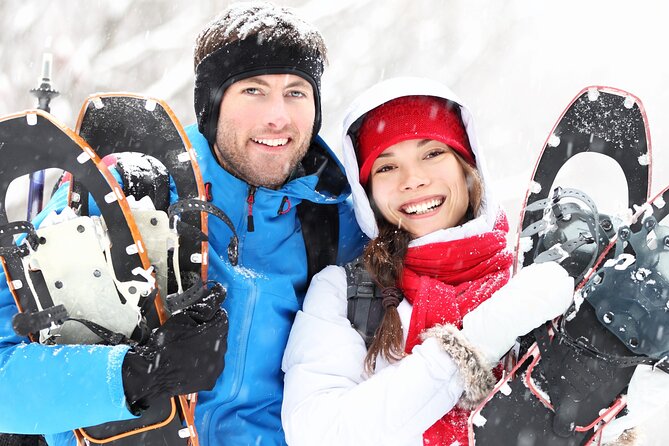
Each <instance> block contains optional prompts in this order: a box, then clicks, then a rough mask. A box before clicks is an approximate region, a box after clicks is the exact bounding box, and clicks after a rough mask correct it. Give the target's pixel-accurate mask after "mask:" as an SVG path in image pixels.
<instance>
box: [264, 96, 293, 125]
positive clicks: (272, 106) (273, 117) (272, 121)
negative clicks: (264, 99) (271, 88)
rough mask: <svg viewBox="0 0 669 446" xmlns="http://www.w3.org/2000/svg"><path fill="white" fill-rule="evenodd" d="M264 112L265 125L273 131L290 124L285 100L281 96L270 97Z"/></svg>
mask: <svg viewBox="0 0 669 446" xmlns="http://www.w3.org/2000/svg"><path fill="white" fill-rule="evenodd" d="M268 99H269V101H268V104H267V110H266V112H265V120H266V122H265V124H266V125H267V126H269V127H270V128H273V129H283V128H284V127H286V126H287V125H288V123H290V115H289V114H288V107H287V104H286V98H285V97H284V96H283V95H270V96H269V98H268Z"/></svg>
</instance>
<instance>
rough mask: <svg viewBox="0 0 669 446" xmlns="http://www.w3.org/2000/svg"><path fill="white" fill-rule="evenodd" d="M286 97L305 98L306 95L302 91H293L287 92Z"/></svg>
mask: <svg viewBox="0 0 669 446" xmlns="http://www.w3.org/2000/svg"><path fill="white" fill-rule="evenodd" d="M288 96H290V97H291V98H305V97H307V95H306V94H305V93H304V92H303V91H297V90H293V91H290V92H288Z"/></svg>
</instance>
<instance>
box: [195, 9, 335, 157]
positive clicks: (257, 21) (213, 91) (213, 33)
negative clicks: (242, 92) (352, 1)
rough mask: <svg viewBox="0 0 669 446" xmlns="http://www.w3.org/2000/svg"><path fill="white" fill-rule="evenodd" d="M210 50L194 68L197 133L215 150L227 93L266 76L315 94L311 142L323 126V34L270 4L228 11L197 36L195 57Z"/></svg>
mask: <svg viewBox="0 0 669 446" xmlns="http://www.w3.org/2000/svg"><path fill="white" fill-rule="evenodd" d="M203 47H208V48H210V49H212V50H211V52H209V53H208V54H207V55H206V57H204V58H202V60H199V61H198V60H197V54H196V67H195V75H196V76H195V112H196V115H197V122H198V128H199V130H200V132H201V133H202V134H203V135H204V136H205V137H206V138H207V140H208V141H209V144H211V145H212V146H213V144H214V143H215V141H216V129H217V127H218V116H219V109H220V105H221V100H222V99H223V94H224V93H225V90H226V89H227V88H228V87H229V86H230V85H232V84H233V83H235V82H237V81H240V80H243V79H246V78H249V77H253V76H259V75H264V74H295V75H297V76H300V77H301V78H303V79H305V80H306V81H307V82H309V83H310V84H311V86H312V88H313V90H314V103H315V108H316V116H315V119H314V128H313V134H312V136H313V137H315V136H316V135H317V134H318V131H319V130H320V126H321V104H320V84H321V75H322V74H323V68H324V65H325V62H326V56H325V44H324V43H323V37H322V36H321V34H320V32H319V31H318V30H317V29H316V28H315V27H314V26H312V25H310V24H309V23H307V22H305V21H304V20H302V19H300V18H299V17H298V16H296V15H295V14H294V13H293V12H292V11H291V10H290V9H288V8H284V7H279V6H276V5H274V4H272V3H267V2H241V3H234V4H232V5H230V7H229V8H228V9H226V10H225V11H224V12H223V13H222V14H221V15H220V16H219V17H218V18H216V19H215V20H214V21H213V22H211V23H210V24H209V25H208V26H207V27H206V28H205V29H204V30H203V31H202V32H201V33H200V35H199V36H198V38H197V44H196V51H198V49H202V48H203Z"/></svg>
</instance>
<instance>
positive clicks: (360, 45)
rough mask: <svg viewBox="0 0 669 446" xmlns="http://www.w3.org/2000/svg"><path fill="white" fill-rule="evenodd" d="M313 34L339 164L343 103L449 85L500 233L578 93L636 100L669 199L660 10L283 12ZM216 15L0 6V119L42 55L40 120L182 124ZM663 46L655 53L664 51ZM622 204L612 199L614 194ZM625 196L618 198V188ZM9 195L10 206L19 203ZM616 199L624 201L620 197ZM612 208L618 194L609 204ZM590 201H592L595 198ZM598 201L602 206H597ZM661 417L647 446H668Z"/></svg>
mask: <svg viewBox="0 0 669 446" xmlns="http://www.w3.org/2000/svg"><path fill="white" fill-rule="evenodd" d="M277 3H280V4H285V5H288V6H292V7H295V8H296V9H297V10H298V12H299V13H300V14H301V15H302V16H303V17H304V18H306V19H307V20H309V21H311V22H312V23H314V24H315V25H316V26H317V27H318V28H319V29H320V30H321V31H322V33H323V34H324V36H325V40H326V43H327V44H328V47H329V51H330V53H329V59H330V67H329V68H328V69H327V71H326V74H325V76H324V81H323V109H324V127H323V130H324V131H323V135H324V136H325V139H326V140H327V141H328V142H329V143H330V144H331V145H332V146H333V148H335V150H338V148H339V145H340V141H339V139H340V133H341V131H340V123H341V120H342V117H343V113H344V110H345V109H346V107H347V105H348V104H349V103H350V102H351V100H352V99H353V98H354V97H355V96H356V95H357V94H358V93H359V92H361V91H362V90H363V89H365V88H366V87H368V86H370V85H371V84H373V83H375V82H377V81H379V80H381V79H384V78H388V77H392V76H396V75H422V76H427V77H433V78H436V79H439V80H442V81H443V82H445V83H447V84H449V85H450V86H451V87H452V88H453V89H454V90H455V91H456V92H458V94H459V95H460V97H461V98H462V99H463V100H464V102H465V103H467V104H468V105H469V107H470V109H471V110H472V112H473V114H474V116H475V118H476V120H477V128H478V130H479V138H480V140H481V143H482V146H483V150H484V153H485V154H486V156H487V159H488V165H489V168H490V171H491V172H492V174H493V177H494V180H495V184H496V186H497V189H496V191H495V192H496V194H497V197H498V198H499V199H500V200H501V201H502V203H503V204H504V206H505V208H506V209H507V211H508V213H509V217H510V220H511V224H512V227H515V226H516V224H517V220H518V213H519V208H520V203H521V200H522V198H523V196H524V193H525V188H526V187H527V183H528V180H529V176H530V172H531V169H532V167H533V165H534V160H535V157H536V155H537V153H538V152H539V150H540V148H541V147H542V146H543V143H544V141H545V139H546V137H547V135H548V133H549V131H550V130H551V128H552V126H553V124H554V123H555V121H556V119H557V118H558V116H559V115H560V114H561V112H562V111H563V109H564V108H565V106H566V105H567V104H568V103H569V102H570V101H571V99H572V98H573V97H574V95H575V94H576V93H577V92H579V91H580V90H581V89H582V88H583V87H585V86H587V85H607V86H613V87H618V88H621V89H624V90H627V91H629V92H631V93H633V94H634V95H636V96H638V97H639V98H641V100H642V101H643V103H644V105H645V109H646V112H647V115H648V119H649V121H650V127H651V137H652V143H653V147H654V153H653V163H654V169H653V170H654V176H653V187H652V191H653V192H654V193H655V192H659V191H660V190H662V189H663V188H664V187H665V186H666V185H669V169H666V166H668V165H669V148H667V147H666V146H667V145H668V144H669V126H668V125H666V123H667V122H669V88H667V80H669V62H667V55H666V53H665V51H663V50H662V49H661V48H662V46H663V45H665V44H666V42H667V41H669V27H668V26H667V18H668V17H669V3H667V2H661V1H659V0H652V1H651V0H646V1H644V2H630V1H610V0H609V1H605V0H590V1H576V0H562V1H560V2H550V4H549V3H548V2H537V1H532V0H507V1H504V2H500V1H493V0H489V1H484V0H413V1H411V2H409V1H407V0H338V1H329V0H284V1H278V2H277ZM227 4H228V2H227V1H214V0H169V1H168V0H135V1H130V0H67V1H65V0H61V1H47V0H3V1H2V2H1V3H0V115H4V114H8V113H11V112H15V111H18V110H23V109H26V108H30V107H32V106H33V104H34V100H33V98H32V96H31V95H30V94H29V93H28V90H29V89H31V88H34V87H35V86H36V85H37V80H38V76H39V74H40V65H41V54H42V52H43V51H45V50H47V51H50V52H52V53H53V57H54V62H53V64H54V71H53V78H54V85H55V87H56V88H57V89H58V90H60V91H61V96H60V97H59V98H57V99H55V100H54V101H53V103H52V113H53V114H54V115H56V116H57V117H58V118H59V119H60V120H61V121H62V122H63V123H65V124H66V125H69V126H74V121H75V119H76V115H77V113H78V110H79V107H80V106H81V104H82V103H83V101H84V99H85V98H86V96H88V95H89V94H91V93H94V92H101V91H131V92H139V93H145V94H150V95H154V96H156V97H159V98H162V99H164V100H166V101H167V102H168V103H169V104H170V105H171V107H172V108H173V109H174V110H175V112H176V114H177V116H178V117H179V118H180V119H181V121H182V123H183V124H190V123H192V122H194V115H193V111H192V86H193V66H192V45H193V41H194V39H195V36H196V35H197V34H198V32H199V30H200V28H201V27H202V26H203V24H204V23H206V22H207V21H209V20H210V19H211V18H213V17H214V16H215V15H216V14H217V13H218V12H219V11H220V10H221V9H222V8H224V7H225V6H226V5H227ZM661 42H665V44H662V43H661ZM573 168H574V175H575V177H576V178H578V179H580V180H583V181H584V182H586V183H587V182H590V183H595V184H597V183H598V184H599V185H600V186H601V185H606V186H607V187H609V183H610V179H611V178H612V177H613V176H614V175H613V173H612V172H609V171H606V170H598V169H593V168H592V167H590V166H584V165H582V164H580V165H576V166H573ZM611 187H615V189H614V190H616V191H619V190H621V189H620V187H621V185H612V186H611ZM623 187H624V186H623ZM20 189H21V188H20V187H15V188H14V189H13V190H12V191H11V193H12V195H15V196H16V197H18V196H23V194H25V192H23V191H22V190H20ZM622 190H623V191H624V188H623V189H622ZM608 195H609V196H614V195H618V196H620V195H622V194H621V193H618V192H616V193H613V194H608ZM595 199H597V200H599V197H597V196H595ZM602 200H603V198H602ZM668 422H669V408H668V409H667V410H665V411H664V412H663V413H661V414H658V415H657V416H656V417H655V419H654V420H652V422H650V423H649V428H648V429H647V438H646V440H645V441H644V442H643V444H644V445H647V446H659V445H665V444H669V425H668Z"/></svg>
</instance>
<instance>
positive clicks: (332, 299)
mask: <svg viewBox="0 0 669 446" xmlns="http://www.w3.org/2000/svg"><path fill="white" fill-rule="evenodd" d="M344 166H345V168H346V171H347V176H348V179H349V181H350V183H351V184H352V188H353V200H354V207H355V211H356V218H357V220H358V223H359V224H360V226H361V228H362V229H363V231H365V233H366V234H367V235H368V236H369V237H370V239H371V242H370V243H369V244H368V246H367V247H366V249H365V253H364V256H363V259H364V263H365V266H366V268H367V270H368V271H369V273H370V274H371V276H372V277H373V279H374V281H375V282H376V284H377V286H378V287H379V288H380V289H381V290H382V291H383V296H384V298H383V305H384V307H385V314H384V316H383V320H382V322H381V325H380V327H379V330H378V332H377V333H376V336H375V337H374V339H373V342H372V343H371V345H370V347H369V349H368V348H367V347H366V345H365V342H364V340H363V338H362V337H361V335H360V334H359V333H358V331H356V329H355V328H354V327H352V326H351V323H350V322H349V319H348V318H347V279H346V273H345V270H344V268H341V267H336V266H330V267H327V268H326V269H324V270H323V271H322V272H321V273H320V274H318V275H317V276H315V278H314V280H313V281H312V284H311V287H310V288H309V291H308V293H307V296H306V298H305V302H304V309H303V311H302V312H299V313H298V315H297V317H296V320H295V323H294V325H293V329H292V331H291V335H290V339H289V342H288V347H287V349H286V352H285V355H284V360H283V369H284V371H285V372H286V377H285V390H284V404H283V408H282V419H283V423H284V429H285V431H286V438H287V441H288V443H289V444H290V445H291V446H301V445H314V444H320V445H328V444H332V445H367V446H369V445H419V444H425V445H428V444H429V445H466V444H467V417H468V415H469V410H471V409H472V408H473V407H475V406H476V404H477V403H479V402H480V401H481V400H482V399H483V398H484V397H485V396H486V395H487V394H488V392H489V391H490V390H491V388H492V385H493V383H494V382H495V380H494V378H493V376H492V374H491V370H492V368H493V367H494V366H495V365H496V364H497V363H498V361H499V359H500V358H501V356H502V355H503V354H504V353H506V352H507V351H508V350H509V348H511V347H512V345H513V343H514V341H515V339H516V337H517V336H519V335H522V334H525V333H527V332H529V331H530V330H531V329H532V328H534V327H536V326H538V325H540V324H541V323H543V322H544V321H546V320H548V319H551V318H553V317H556V316H558V315H559V314H561V313H562V312H563V311H564V310H566V308H567V307H568V305H569V303H570V302H571V296H572V290H573V281H572V279H571V278H569V277H568V276H567V273H566V272H565V271H564V269H562V268H561V267H560V266H559V265H557V264H552V263H551V264H541V265H533V266H531V267H528V268H525V269H523V270H522V271H521V272H520V273H519V274H518V275H517V276H516V277H514V279H513V280H511V281H510V282H509V283H508V284H507V285H505V284H506V283H507V282H508V281H509V277H510V267H511V263H512V255H511V253H509V252H508V251H507V250H506V241H505V236H506V233H507V232H508V224H507V221H506V217H505V215H504V214H503V212H501V211H500V209H499V208H498V207H497V205H496V204H495V203H494V201H493V198H492V194H491V188H490V183H489V179H488V177H487V174H486V170H485V166H484V161H483V158H482V155H481V153H480V152H479V150H478V147H477V142H476V138H475V135H474V129H473V124H472V119H471V115H470V114H469V112H468V111H467V109H466V108H464V107H463V106H462V105H461V103H460V101H459V100H457V98H456V97H455V96H454V95H453V94H452V93H451V92H450V90H449V89H448V88H446V87H444V86H443V85H441V84H438V83H436V82H433V81H429V80H426V79H416V78H399V79H392V80H388V81H385V82H382V83H380V84H378V85H376V86H374V87H372V88H371V89H370V90H368V91H367V92H365V93H364V94H363V95H362V96H361V97H360V98H359V99H358V100H357V101H356V102H355V103H354V105H353V106H352V108H351V110H350V112H349V113H348V115H347V118H346V120H345V132H344Z"/></svg>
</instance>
